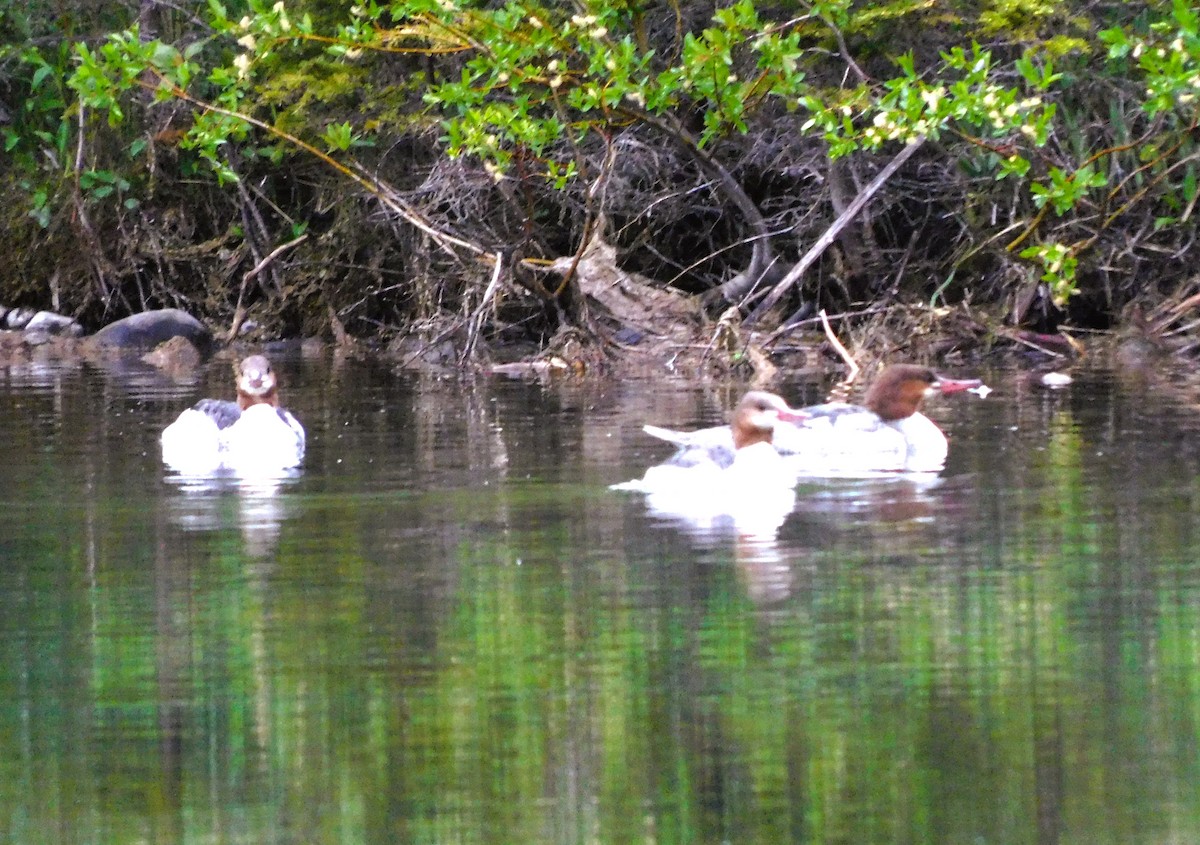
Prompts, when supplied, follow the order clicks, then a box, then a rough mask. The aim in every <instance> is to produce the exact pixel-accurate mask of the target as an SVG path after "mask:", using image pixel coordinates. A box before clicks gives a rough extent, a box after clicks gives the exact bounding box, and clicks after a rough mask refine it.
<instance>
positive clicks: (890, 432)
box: [774, 364, 982, 475]
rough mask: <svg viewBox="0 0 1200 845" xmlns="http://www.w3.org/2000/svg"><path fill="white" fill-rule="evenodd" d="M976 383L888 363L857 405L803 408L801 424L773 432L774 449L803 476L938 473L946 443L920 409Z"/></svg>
mask: <svg viewBox="0 0 1200 845" xmlns="http://www.w3.org/2000/svg"><path fill="white" fill-rule="evenodd" d="M981 385H982V382H981V381H979V380H978V379H951V378H947V377H945V376H942V375H939V374H937V373H936V372H934V371H933V370H931V369H930V368H928V367H922V366H918V365H915V364H893V365H891V366H889V367H887V368H886V369H885V370H884V371H883V372H882V373H880V374H879V376H878V377H877V378H876V379H875V380H874V381H873V382H872V383H871V386H870V387H869V388H868V389H867V392H866V395H865V396H864V398H863V404H862V405H861V406H859V405H847V404H844V403H840V402H831V403H828V404H825V405H815V406H812V407H809V408H805V409H804V413H805V415H806V418H805V420H804V421H803V422H801V423H800V424H798V425H795V426H786V427H781V428H780V429H779V430H778V431H777V432H776V437H775V441H774V442H775V447H776V448H777V449H778V450H779V451H780V452H781V453H783V454H785V455H788V456H789V461H790V462H791V464H792V466H793V467H795V469H796V470H797V471H798V472H800V473H802V474H805V475H857V474H862V473H875V472H938V471H940V470H941V469H942V468H943V467H944V466H945V463H946V455H947V454H948V451H949V444H948V443H947V441H946V435H945V434H943V433H942V430H941V429H940V428H938V427H937V425H936V424H935V423H934V422H933V421H932V420H930V419H929V418H928V417H926V416H925V415H924V414H923V413H921V407H922V405H923V403H924V401H925V399H926V398H928V397H929V396H933V395H935V394H939V393H945V394H948V393H958V392H960V391H964V390H970V389H972V388H976V387H979V386H981Z"/></svg>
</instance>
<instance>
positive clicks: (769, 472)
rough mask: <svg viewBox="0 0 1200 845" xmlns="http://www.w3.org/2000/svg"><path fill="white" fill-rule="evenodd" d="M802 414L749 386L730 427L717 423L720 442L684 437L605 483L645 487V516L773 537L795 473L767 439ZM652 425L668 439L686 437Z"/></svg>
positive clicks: (790, 502)
mask: <svg viewBox="0 0 1200 845" xmlns="http://www.w3.org/2000/svg"><path fill="white" fill-rule="evenodd" d="M802 419H803V415H802V414H801V413H800V412H799V411H797V410H796V409H794V408H791V407H789V406H788V404H787V403H786V402H784V401H783V399H781V398H780V397H778V396H776V395H775V394H773V393H767V392H765V391H759V390H755V391H751V392H750V393H747V394H746V395H745V396H744V397H743V398H742V400H741V402H740V403H739V404H738V406H737V409H736V410H735V411H734V414H733V419H732V422H731V423H730V425H728V426H722V427H720V428H722V429H724V432H725V436H724V441H726V442H722V438H721V436H720V435H717V436H712V435H711V434H709V435H708V436H707V437H700V438H698V439H694V440H690V441H689V442H688V446H687V447H686V448H681V449H680V450H679V451H678V452H677V453H676V454H675V455H674V456H673V457H671V458H669V459H667V460H666V461H665V462H663V463H661V464H657V465H655V466H652V467H650V468H649V469H648V470H646V474H645V475H644V476H643V477H642V478H640V479H637V480H634V481H628V482H625V483H624V484H615V485H613V489H615V490H633V491H637V492H642V493H645V494H646V507H647V509H648V510H649V512H650V513H651V514H653V515H655V516H658V517H660V518H666V519H670V520H672V521H675V522H683V523H684V524H685V526H686V527H688V528H690V529H692V530H695V531H700V532H705V533H707V532H710V531H714V530H723V529H727V528H731V529H733V530H734V531H735V532H736V533H738V534H739V535H742V536H774V532H775V531H776V530H777V529H778V527H779V525H781V524H782V523H783V520H784V519H785V518H786V517H787V515H788V514H789V513H790V512H791V510H792V507H793V506H794V505H795V495H796V494H795V490H794V488H795V485H796V476H795V474H794V473H793V472H792V470H791V468H789V467H788V465H787V462H786V461H785V460H784V458H783V457H782V456H781V455H780V454H779V452H778V451H777V450H776V449H775V448H774V447H773V446H772V439H773V436H774V433H775V432H776V431H777V430H778V429H779V428H780V427H781V426H783V425H787V424H789V423H795V422H799V421H800V420H802ZM655 430H656V431H658V432H661V433H662V434H663V435H666V437H665V438H664V439H669V440H673V441H674V442H678V441H679V438H685V439H686V438H687V437H688V435H687V434H685V433H682V432H673V431H671V430H669V429H655ZM712 431H715V429H704V430H703V432H704V433H705V434H708V433H709V432H712ZM691 434H692V435H695V434H700V432H692V433H691Z"/></svg>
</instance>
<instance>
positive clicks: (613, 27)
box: [0, 0, 1200, 342]
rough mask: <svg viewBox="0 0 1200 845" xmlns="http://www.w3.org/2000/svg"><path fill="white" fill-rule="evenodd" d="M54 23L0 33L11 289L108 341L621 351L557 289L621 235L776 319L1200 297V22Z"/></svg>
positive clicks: (203, 9) (962, 9)
mask: <svg viewBox="0 0 1200 845" xmlns="http://www.w3.org/2000/svg"><path fill="white" fill-rule="evenodd" d="M36 12H37V10H33V9H28V10H26V9H20V10H18V9H16V8H14V7H12V6H7V7H0V31H2V32H3V34H4V37H5V39H6V46H5V47H3V53H0V109H3V111H2V112H0V118H2V119H3V127H2V128H3V138H4V147H5V150H6V152H7V156H6V158H5V160H4V164H3V175H4V182H3V186H4V190H5V192H6V194H7V195H8V197H9V200H10V201H9V202H8V203H7V204H6V208H7V216H6V221H5V222H6V226H5V231H6V234H5V237H6V239H7V244H6V245H7V247H8V251H9V254H10V255H12V256H14V258H15V260H14V261H13V264H12V269H11V271H10V272H11V274H12V275H11V276H10V278H9V279H7V280H6V285H5V290H4V291H3V296H4V298H5V299H7V300H13V301H22V302H27V303H30V304H50V303H49V301H50V300H51V299H54V300H56V302H55V303H54V304H58V302H57V301H58V300H61V307H62V308H63V309H64V310H68V311H73V312H74V313H77V314H79V315H80V316H82V317H83V318H84V319H85V320H94V321H99V320H100V319H103V318H104V317H106V316H111V315H113V314H116V313H120V312H124V311H130V310H139V309H141V308H144V307H148V306H154V305H179V306H182V307H185V308H188V309H190V310H193V311H197V312H200V313H202V314H203V315H204V316H206V317H208V318H210V319H214V320H222V321H225V320H234V322H235V323H237V322H240V319H241V316H242V315H243V314H245V313H247V312H248V313H250V314H252V315H254V316H256V317H257V318H258V319H259V320H260V321H262V322H264V323H266V324H267V326H268V329H269V330H270V331H275V332H314V331H322V330H324V329H326V328H332V329H333V330H334V331H335V332H341V331H342V330H343V326H344V327H346V328H348V329H349V330H350V331H351V333H353V334H375V333H378V332H379V331H380V330H381V329H383V330H388V331H393V332H396V333H401V334H403V333H409V332H413V331H416V332H417V333H418V334H424V335H425V336H427V337H429V336H443V335H444V336H453V335H454V333H455V329H456V328H457V329H460V330H461V329H463V328H464V327H466V326H469V325H470V326H475V327H478V326H480V325H484V324H486V326H487V327H489V328H490V331H491V335H492V336H493V337H497V338H507V339H509V340H516V339H523V338H528V339H533V340H536V341H539V342H544V340H545V338H546V337H548V336H549V335H550V334H552V333H553V332H554V331H555V330H557V329H561V328H563V327H564V326H570V325H583V324H586V325H587V327H588V328H589V329H596V328H598V327H602V326H604V323H603V321H601V322H600V323H596V322H594V321H591V320H586V321H585V317H586V313H585V312H586V309H585V308H584V307H583V305H582V297H581V296H580V292H579V290H578V289H577V287H576V285H575V281H574V279H573V278H572V277H571V276H570V274H568V275H567V276H566V278H565V279H564V278H563V277H562V276H561V275H553V276H552V275H551V274H550V273H549V272H548V271H547V270H546V268H545V265H546V264H547V263H548V262H549V261H550V260H552V259H554V258H557V257H559V256H569V255H572V254H575V253H577V252H578V251H579V250H580V249H581V247H582V246H583V245H584V244H585V243H586V242H587V241H588V240H589V239H590V238H592V237H594V236H595V235H596V234H597V233H600V234H601V235H602V236H603V237H605V238H606V239H607V240H609V241H610V242H612V243H614V244H615V245H616V246H617V247H618V249H619V255H620V260H621V263H622V266H623V267H624V268H625V269H626V270H629V271H637V272H640V273H642V274H644V275H645V276H647V277H649V278H650V279H653V280H656V283H657V284H660V285H672V286H674V287H676V288H679V289H681V290H683V291H685V292H688V293H696V294H703V295H704V301H705V303H706V304H707V305H708V306H709V307H710V310H712V309H720V310H724V309H725V308H726V307H727V306H728V305H730V304H734V305H736V306H738V307H739V309H740V311H741V313H742V314H743V315H745V316H746V317H747V319H750V320H753V321H758V320H760V319H764V318H765V317H766V316H767V315H768V310H769V309H768V307H767V306H771V305H775V304H776V303H780V304H782V305H784V306H786V309H787V313H800V314H803V313H808V312H809V311H811V310H813V309H815V308H816V307H825V308H830V309H835V310H849V309H853V308H855V307H860V306H861V305H862V304H864V303H867V304H873V305H886V304H888V303H891V302H914V301H916V302H925V303H929V304H931V305H937V304H942V303H946V302H955V301H969V302H972V303H974V304H975V305H978V306H992V305H994V306H996V307H995V308H994V309H992V310H993V312H994V313H995V314H996V317H997V319H998V318H999V317H1000V316H1003V314H1004V312H1005V311H1006V310H1007V311H1009V312H1010V314H1009V316H1011V317H1013V318H1014V319H1015V320H1017V321H1022V320H1025V321H1028V322H1034V323H1040V324H1041V325H1042V326H1043V327H1048V326H1051V325H1053V324H1054V323H1056V322H1057V320H1059V319H1061V318H1062V316H1063V312H1062V311H1061V310H1060V309H1063V308H1071V309H1073V314H1072V316H1073V317H1074V319H1075V320H1076V321H1085V320H1086V321H1090V322H1091V323H1093V324H1108V323H1109V322H1111V321H1112V320H1113V319H1114V318H1115V317H1117V316H1118V315H1119V313H1120V311H1121V309H1122V308H1123V307H1124V306H1126V305H1127V304H1128V303H1130V302H1131V301H1135V300H1138V299H1142V298H1146V297H1150V298H1151V299H1157V298H1160V297H1164V296H1169V295H1171V294H1175V295H1176V296H1182V293H1181V291H1183V290H1185V288H1184V282H1185V281H1186V279H1185V274H1186V273H1187V272H1188V268H1187V262H1186V251H1187V250H1188V248H1189V246H1190V244H1191V241H1192V236H1193V232H1194V225H1193V224H1192V223H1191V218H1192V213H1193V210H1194V206H1195V201H1196V195H1197V185H1196V157H1197V150H1196V138H1195V130H1196V124H1197V114H1198V113H1197V104H1196V96H1197V94H1198V93H1200V27H1198V25H1197V16H1196V13H1195V12H1194V11H1193V10H1192V8H1191V6H1190V4H1188V3H1187V2H1184V0H1177V2H1175V3H1174V4H1173V5H1168V4H1165V3H1148V4H1110V5H1103V4H1099V5H1098V4H1082V3H1046V2H1039V0H1005V2H989V3H979V4H975V3H950V2H941V3H912V2H908V0H894V2H888V3H883V4H876V3H872V4H865V3H852V2H849V0H823V2H815V3H800V2H791V1H790V0H784V2H758V3H755V2H752V0H740V1H739V2H736V3H730V4H717V5H715V6H714V5H712V4H708V3H698V4H686V5H680V4H656V3H648V2H638V0H596V2H589V3H581V4H575V5H571V6H566V5H559V4H551V5H542V4H539V3H536V2H530V0H510V2H507V3H504V4H498V3H490V4H483V3H478V4H477V3H468V2H451V0H405V1H404V2H394V3H379V2H361V3H359V4H357V5H354V6H352V7H350V8H348V9H343V8H342V7H340V5H338V4H328V3H324V2H321V0H301V2H291V3H284V2H276V3H273V4H266V3H262V2H258V0H253V2H248V3H240V2H239V3H236V4H235V3H229V4H222V3H220V2H218V0H210V2H208V3H207V4H199V3H195V4H173V5H171V6H166V5H158V4H156V3H152V2H149V0H147V2H144V3H142V4H140V5H139V6H137V7H134V6H132V5H129V6H126V7H125V8H124V9H121V8H120V7H117V6H112V7H111V8H109V9H108V10H107V11H105V12H104V13H103V14H98V13H96V12H95V11H94V10H90V9H88V8H83V7H81V8H79V9H74V10H69V11H68V10H64V11H63V12H62V14H60V15H57V16H56V17H50V16H46V15H39V14H36ZM893 159H895V161H896V163H897V164H900V163H902V166H900V167H899V168H898V169H896V171H895V172H894V173H892V172H891V171H889V170H884V169H883V168H884V166H885V165H886V164H887V163H888V162H889V161H893ZM878 174H882V176H883V177H886V178H884V179H881V180H878V181H877V183H876V184H873V185H869V183H871V181H872V177H874V176H876V175H878ZM856 197H861V198H862V199H866V200H867V202H866V203H865V204H862V205H861V206H856V205H854V204H853V200H854V199H855V198H856ZM847 208H849V209H850V210H849V211H848V212H847ZM843 213H845V215H844V217H843V219H842V220H840V221H839V223H840V224H847V225H845V226H844V228H839V229H836V230H834V231H831V230H830V225H831V224H832V223H833V222H834V220H835V218H838V216H839V215H840V214H843ZM822 235H836V237H829V238H828V241H829V243H830V244H831V245H830V247H829V249H828V250H826V251H825V252H824V253H822V254H816V253H814V254H813V255H811V256H806V259H808V260H807V261H806V263H804V264H803V266H802V267H800V268H799V269H797V271H796V272H793V273H786V270H787V269H788V268H789V267H794V266H795V265H796V262H797V261H799V260H800V259H801V257H802V256H805V253H806V251H808V250H809V248H810V247H811V246H812V245H813V244H814V243H820V242H821V240H820V239H821V236H822ZM66 245H72V246H75V249H73V250H69V251H68V250H64V249H63V247H64V246H66ZM493 271H495V272H493ZM489 279H492V282H493V283H492V284H489V283H488V280H489ZM781 280H782V281H781ZM1014 302H1015V303H1017V304H1016V305H1015V306H1012V305H1011V303H1014ZM780 313H781V312H779V311H778V309H775V310H773V311H770V314H771V315H774V316H776V317H778V316H780ZM606 327H607V328H617V326H615V325H612V326H606Z"/></svg>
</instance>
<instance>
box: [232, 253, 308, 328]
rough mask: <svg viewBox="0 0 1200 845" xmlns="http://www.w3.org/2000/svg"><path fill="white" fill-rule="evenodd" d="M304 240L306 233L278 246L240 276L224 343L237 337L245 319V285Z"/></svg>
mask: <svg viewBox="0 0 1200 845" xmlns="http://www.w3.org/2000/svg"><path fill="white" fill-rule="evenodd" d="M306 240H308V233H307V232H305V233H304V234H303V235H301V236H300V237H298V238H293V239H292V240H290V241H288V242H287V243H285V244H280V245H279V246H277V247H275V248H274V249H273V250H271V251H270V252H269V253H268V254H267V255H265V256H264V257H263V259H262V261H259V262H258V263H257V264H255V265H254V266H253V267H252V268H251V269H249V270H247V271H246V272H245V273H243V274H242V285H241V287H239V288H238V298H237V305H236V306H235V307H234V309H233V322H231V323H230V324H229V332H228V333H227V334H226V335H225V342H226V343H228V342H230V341H231V340H233V339H234V338H235V337H237V333H238V331H239V330H240V329H241V327H242V321H243V320H245V319H246V309H245V308H243V307H242V298H243V297H244V296H245V295H246V285H248V284H250V280H251V279H253V278H254V277H255V276H257V275H258V274H259V273H261V272H262V271H263V270H265V269H266V268H267V267H268V266H270V264H271V262H272V261H274V260H275V259H276V258H278V257H279V256H281V255H283V254H284V253H285V252H287V251H288V250H289V249H291V248H292V247H294V246H297V245H299V244H301V243H303V242H304V241H306Z"/></svg>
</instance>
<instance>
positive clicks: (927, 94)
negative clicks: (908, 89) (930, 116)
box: [921, 85, 946, 111]
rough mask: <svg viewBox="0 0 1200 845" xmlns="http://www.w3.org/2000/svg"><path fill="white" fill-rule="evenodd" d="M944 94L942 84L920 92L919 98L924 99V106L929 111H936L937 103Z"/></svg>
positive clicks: (944, 90)
mask: <svg viewBox="0 0 1200 845" xmlns="http://www.w3.org/2000/svg"><path fill="white" fill-rule="evenodd" d="M945 96H946V89H945V88H943V87H942V86H940V85H939V86H938V87H937V88H930V89H929V90H928V91H922V92H921V99H922V100H924V101H925V107H926V108H928V109H929V110H930V111H937V107H938V103H940V102H941V101H942V98H943V97H945Z"/></svg>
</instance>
